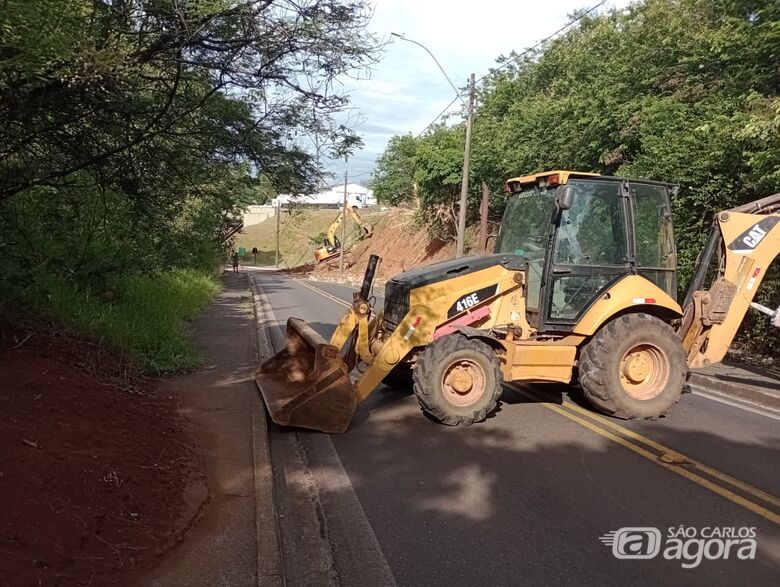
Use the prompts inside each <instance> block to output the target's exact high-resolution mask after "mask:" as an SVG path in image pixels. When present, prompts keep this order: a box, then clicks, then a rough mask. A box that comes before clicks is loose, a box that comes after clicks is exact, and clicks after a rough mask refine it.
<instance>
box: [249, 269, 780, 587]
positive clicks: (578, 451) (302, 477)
mask: <svg viewBox="0 0 780 587" xmlns="http://www.w3.org/2000/svg"><path fill="white" fill-rule="evenodd" d="M255 278H256V281H257V284H258V285H259V287H260V289H261V290H262V292H263V293H264V294H265V297H266V300H267V304H268V306H270V309H271V310H272V313H273V316H272V317H269V319H268V329H269V334H270V337H271V340H272V341H273V344H274V346H275V347H276V348H280V347H281V346H282V344H283V340H284V324H285V322H286V320H287V318H288V317H289V316H297V317H300V318H303V319H304V320H306V321H307V322H308V323H309V324H310V325H311V326H312V327H313V328H314V329H315V330H317V331H318V332H320V333H321V334H322V335H323V336H325V337H326V338H328V337H329V336H330V334H331V332H332V331H333V329H334V327H335V324H336V322H337V321H338V319H339V318H340V317H341V315H342V314H343V313H344V311H345V307H344V302H347V301H349V300H350V299H351V290H350V289H348V288H345V287H342V286H339V285H334V284H324V283H316V282H310V281H299V280H295V279H293V278H291V277H289V276H284V275H281V274H276V273H260V272H258V273H256V274H255ZM382 302H383V300H382V298H381V296H380V297H378V299H377V303H378V304H380V305H381V304H382ZM569 392H570V389H569V388H567V387H563V386H549V385H548V386H544V385H537V386H522V387H519V388H512V387H509V386H508V387H506V389H505V391H504V394H503V396H502V403H501V406H500V409H499V410H498V411H496V412H495V413H494V414H493V415H491V417H490V418H489V419H488V420H487V421H486V422H483V423H481V424H478V425H475V426H471V427H467V428H451V427H446V426H442V425H439V424H436V423H434V422H432V421H430V420H429V419H427V418H426V417H425V416H424V415H423V414H422V413H421V411H420V409H419V406H418V404H417V401H416V399H415V398H414V396H413V395H412V394H411V390H408V391H406V392H391V391H389V390H388V389H387V388H385V387H384V386H382V387H380V388H378V389H377V390H376V391H375V392H374V393H372V395H371V396H370V397H369V398H368V400H367V401H366V402H365V403H364V404H363V405H362V406H361V407H360V408H359V410H358V412H357V414H356V416H355V419H354V421H353V423H352V426H351V427H350V429H349V430H348V431H347V432H346V433H345V434H342V435H331V436H328V435H325V434H319V433H313V432H307V431H296V430H289V429H282V428H278V427H275V426H274V428H273V429H272V432H271V445H272V454H273V458H274V462H275V467H276V469H277V470H278V474H277V495H279V496H280V501H281V505H280V511H281V513H280V524H281V528H282V530H281V531H282V537H283V547H284V551H285V568H286V573H287V579H288V583H289V584H304V583H306V584H312V583H320V582H330V583H340V584H345V585H358V584H361V585H364V584H381V583H392V582H396V583H397V584H400V585H445V584H446V585H475V584H479V585H525V584H528V585H531V584H532V585H561V584H566V585H573V584H602V585H604V584H636V585H650V584H659V583H660V584H669V583H672V582H674V583H679V582H685V583H686V584H690V585H699V584H701V585H705V584H706V585H713V584H715V585H721V584H736V583H740V584H753V585H776V584H777V582H778V577H779V576H780V572H779V571H780V528H779V525H780V499H778V498H776V497H774V496H776V495H780V459H778V455H779V454H780V452H779V451H778V448H779V447H780V427H779V426H778V419H777V417H776V416H774V417H773V415H772V414H766V415H765V414H761V413H756V412H755V411H747V410H743V409H740V408H739V407H735V406H730V405H725V404H722V403H719V402H716V401H713V400H711V399H708V398H706V397H702V396H698V395H693V394H690V393H688V394H685V395H684V396H683V398H682V400H681V401H680V403H679V405H678V406H677V407H676V408H675V409H674V410H673V411H672V412H671V413H670V414H669V415H668V416H667V417H665V418H662V419H659V420H656V421H645V422H624V421H621V420H615V419H611V418H606V417H603V416H599V415H596V414H594V413H593V412H592V411H591V410H589V409H588V408H587V406H586V405H585V404H581V402H580V400H579V399H578V398H577V395H576V393H574V394H572V396H573V397H569ZM312 526H313V527H312ZM681 526H682V527H684V528H683V532H687V533H688V534H689V538H692V537H693V536H692V532H696V539H701V540H702V541H701V542H699V543H697V542H696V541H695V539H694V540H693V542H691V541H689V542H687V543H686V544H685V548H686V549H687V550H685V551H684V552H681V553H680V552H678V553H675V552H673V551H672V552H671V553H670V555H675V554H677V555H679V556H678V558H672V559H671V560H667V559H666V558H664V552H666V550H667V548H668V547H670V546H673V545H674V543H673V542H670V539H669V538H670V537H669V534H670V532H672V531H673V533H675V534H677V533H679V532H680V527H681ZM632 527H647V528H657V529H658V530H659V532H660V534H661V537H660V544H661V552H660V553H659V554H658V555H657V556H655V557H653V558H651V559H630V560H619V559H618V558H616V557H615V556H614V554H613V549H612V547H610V546H608V545H606V544H604V543H602V541H600V539H599V538H600V537H601V536H603V535H604V534H606V533H608V532H610V531H615V530H618V529H620V528H632ZM714 528H718V529H720V528H733V529H740V528H752V529H754V531H755V534H756V538H755V540H756V543H757V551H756V554H755V558H754V559H752V560H751V559H747V560H742V559H740V558H739V553H738V551H737V547H736V546H731V547H729V551H728V554H729V556H728V558H727V559H726V560H723V558H724V553H723V550H724V549H725V545H724V543H722V542H718V541H717V540H714V541H713V540H711V539H712V538H713V537H717V535H718V533H719V532H721V533H726V532H729V531H731V532H738V530H716V531H714V530H713V529H714ZM649 532H650V533H651V534H652V531H649ZM713 532H714V536H713ZM745 532H748V530H745ZM701 533H704V537H703V538H702V534H701ZM623 536H627V535H626V534H623ZM680 538H682V536H680ZM618 540H619V536H618ZM648 540H649V541H651V542H652V537H650V538H648ZM744 544H746V543H739V546H742V545H744ZM705 547H706V550H707V552H705V553H704V554H701V553H702V552H704V551H703V550H702V549H705ZM740 552H742V554H743V556H749V547H748V548H747V550H746V551H740ZM697 553H699V554H697ZM706 554H709V555H710V558H707V556H705V555H706ZM679 557H681V558H679ZM697 561H698V562H697ZM683 564H685V566H690V567H692V568H684V567H683Z"/></svg>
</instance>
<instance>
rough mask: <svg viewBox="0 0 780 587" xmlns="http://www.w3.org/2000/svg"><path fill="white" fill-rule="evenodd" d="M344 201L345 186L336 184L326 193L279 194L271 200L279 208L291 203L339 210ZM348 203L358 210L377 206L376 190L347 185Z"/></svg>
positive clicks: (325, 191)
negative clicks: (305, 194)
mask: <svg viewBox="0 0 780 587" xmlns="http://www.w3.org/2000/svg"><path fill="white" fill-rule="evenodd" d="M343 201H344V184H336V185H333V186H331V187H329V188H327V189H326V190H324V191H321V192H319V193H316V194H311V195H308V196H304V195H294V196H293V195H290V194H279V196H277V197H276V198H274V199H273V200H271V204H272V205H273V206H278V205H279V203H281V205H282V206H284V205H285V204H288V203H290V202H292V203H294V204H299V205H304V206H324V207H333V208H338V207H340V206H341V203H342V202H343ZM347 203H348V204H349V205H350V206H353V207H357V208H365V207H366V206H374V205H376V198H375V197H374V190H370V189H368V188H367V187H365V186H362V185H360V184H357V183H349V184H347Z"/></svg>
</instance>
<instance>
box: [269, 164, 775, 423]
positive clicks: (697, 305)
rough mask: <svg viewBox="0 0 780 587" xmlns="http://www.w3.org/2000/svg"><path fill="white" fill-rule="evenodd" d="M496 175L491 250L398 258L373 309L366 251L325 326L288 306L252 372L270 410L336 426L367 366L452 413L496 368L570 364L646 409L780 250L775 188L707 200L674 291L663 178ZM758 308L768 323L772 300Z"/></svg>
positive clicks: (568, 375) (664, 395) (482, 405)
mask: <svg viewBox="0 0 780 587" xmlns="http://www.w3.org/2000/svg"><path fill="white" fill-rule="evenodd" d="M506 188H507V191H509V192H510V193H511V196H510V198H509V200H508V201H507V205H506V211H505V213H504V218H503V221H502V223H501V229H500V233H499V235H498V238H497V240H496V243H495V253H494V254H491V255H485V256H479V257H466V258H462V259H455V260H452V261H445V262H442V263H436V264H433V265H429V266H427V267H420V268H417V269H413V270H411V271H406V272H404V273H401V274H400V275H397V276H395V277H394V278H393V279H391V280H390V281H389V282H387V284H386V287H385V303H384V308H382V309H374V308H372V306H371V303H370V299H371V297H370V292H371V286H372V281H373V277H374V273H375V271H376V266H377V264H378V262H379V259H378V258H377V257H375V256H373V257H372V258H371V260H370V262H369V265H368V268H367V270H366V274H365V277H364V280H363V284H362V287H361V289H360V291H359V292H356V293H355V294H354V301H353V304H352V308H351V309H350V310H349V311H348V312H347V314H346V315H345V316H344V317H343V318H342V319H341V321H340V323H339V324H338V326H337V328H336V330H335V332H334V333H333V336H332V337H331V339H330V341H325V340H324V339H323V338H322V337H321V336H319V335H318V334H317V333H316V332H314V331H313V330H312V329H311V328H309V327H308V326H307V325H306V324H305V323H303V322H302V321H301V320H298V319H296V318H290V319H289V321H288V323H287V337H288V338H287V346H286V348H285V349H283V350H282V351H281V352H280V353H278V354H277V355H276V356H274V357H273V358H271V359H270V360H269V361H267V362H266V363H265V364H263V365H262V366H261V368H260V370H259V371H258V373H257V376H256V379H257V383H258V385H259V387H260V389H261V390H262V393H263V397H264V398H265V401H266V404H267V406H268V410H269V412H270V414H271V417H272V419H273V420H274V422H276V423H278V424H281V425H288V426H298V427H303V428H311V429H316V430H322V431H325V432H343V431H345V430H346V429H347V427H348V426H349V423H350V421H351V419H352V416H353V413H354V411H355V407H356V406H357V404H358V403H359V402H361V401H362V400H364V399H365V398H366V397H367V396H368V395H369V394H370V393H371V392H372V390H373V389H374V388H375V387H376V386H377V385H379V384H380V382H382V381H385V382H386V383H388V382H392V381H394V380H398V379H403V377H405V376H406V377H408V376H411V379H413V385H414V393H415V394H416V396H417V398H418V400H419V402H420V405H421V406H422V409H423V410H424V411H425V412H427V413H428V414H429V415H431V416H432V417H433V418H435V419H437V420H439V421H440V422H443V423H445V424H450V425H457V424H472V423H474V422H478V421H480V420H483V419H484V418H485V417H486V416H487V414H489V413H490V412H491V411H492V410H493V409H494V408H495V407H496V404H497V402H498V399H499V396H500V394H501V381H502V380H503V381H524V382H561V383H571V382H573V381H575V380H578V381H579V384H580V385H581V386H582V389H583V392H584V395H585V396H586V397H587V399H588V400H589V401H590V402H591V403H592V404H593V406H594V407H595V408H596V409H598V410H600V411H602V412H604V413H607V414H611V415H613V416H616V417H619V418H627V419H629V418H655V417H658V416H660V415H662V414H664V413H665V412H666V411H667V410H669V409H670V408H671V407H672V406H673V405H674V404H675V403H676V402H677V401H678V399H679V397H680V394H681V393H682V390H683V385H684V382H685V377H686V373H687V369H688V368H689V367H701V366H705V365H709V364H711V363H716V362H718V361H720V360H722V358H723V357H724V355H725V354H726V351H727V350H728V347H729V345H730V343H731V341H732V339H733V338H734V336H735V334H736V332H737V329H738V328H739V325H740V323H741V322H742V319H743V317H744V315H745V313H746V312H747V309H748V307H749V306H750V305H751V302H752V299H753V296H754V294H755V292H756V289H757V288H758V286H759V284H760V283H761V280H762V278H763V277H764V275H765V274H766V271H767V269H768V268H769V265H770V264H771V262H772V261H773V259H774V258H775V256H776V255H777V254H778V252H780V226H778V224H780V194H776V195H774V196H769V197H767V198H764V199H762V200H758V201H756V202H753V203H750V204H746V205H744V206H740V207H738V208H734V209H732V210H728V211H724V212H719V213H717V214H716V215H715V217H714V219H713V225H712V231H711V234H710V236H709V239H708V240H707V244H706V246H705V248H704V250H703V251H702V253H701V255H700V257H699V260H698V262H697V266H696V270H695V275H694V278H693V281H692V283H691V286H690V289H689V291H688V294H687V296H686V298H685V300H684V302H683V304H682V305H680V304H678V303H677V301H676V300H675V295H676V289H677V276H676V265H677V263H676V249H675V242H674V234H673V231H672V214H671V204H670V194H671V192H672V190H673V189H674V188H673V186H671V185H669V184H666V183H660V182H654V181H647V180H637V179H626V178H616V177H603V176H599V175H596V174H589V173H578V172H570V171H552V172H547V173H540V174H536V175H529V176H526V177H517V178H513V179H510V180H508V181H507V182H506ZM705 282H707V285H706V286H705ZM762 308H763V307H759V309H762ZM763 311H765V312H766V313H769V314H771V316H772V320H773V321H774V323H775V324H776V325H777V324H780V318H778V315H780V308H779V309H778V310H775V311H772V310H771V309H769V308H763ZM358 363H362V365H363V366H362V368H361V369H357V370H356V373H357V372H359V376H358V377H357V378H356V380H355V382H354V383H353V381H352V379H351V378H350V374H351V373H352V371H353V369H354V368H355V366H356V365H357V364H358Z"/></svg>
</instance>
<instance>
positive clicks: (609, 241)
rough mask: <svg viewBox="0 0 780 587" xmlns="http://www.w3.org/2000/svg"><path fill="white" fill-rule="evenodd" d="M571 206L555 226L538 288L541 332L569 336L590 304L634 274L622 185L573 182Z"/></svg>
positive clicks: (604, 182) (627, 213)
mask: <svg viewBox="0 0 780 587" xmlns="http://www.w3.org/2000/svg"><path fill="white" fill-rule="evenodd" d="M569 185H571V187H572V188H573V190H574V197H573V199H572V205H571V207H570V208H569V209H568V210H561V211H560V212H559V213H558V217H557V220H556V222H555V225H554V226H555V228H554V234H553V237H552V247H551V250H550V253H549V255H548V260H547V264H546V267H545V275H544V283H543V286H542V300H543V303H542V315H541V318H542V319H541V324H542V325H543V327H542V328H541V330H543V331H556V330H558V331H568V330H571V328H572V325H574V324H576V323H577V321H578V320H579V318H580V317H581V316H582V315H583V314H584V313H585V311H586V310H587V309H588V308H589V307H590V305H591V304H592V303H593V302H594V301H595V300H596V299H598V297H599V296H600V295H602V294H603V293H604V292H605V291H606V290H607V289H609V288H610V287H611V286H612V285H613V284H614V283H615V282H617V281H618V280H619V279H621V278H622V277H623V276H625V275H628V274H630V273H632V272H633V271H634V259H633V256H632V253H631V251H632V250H633V246H631V245H632V243H631V240H630V233H629V231H628V229H627V226H628V222H627V219H628V218H629V214H630V210H629V205H628V198H627V194H626V183H625V182H619V181H614V180H596V179H594V180H572V181H571V182H570V184H569Z"/></svg>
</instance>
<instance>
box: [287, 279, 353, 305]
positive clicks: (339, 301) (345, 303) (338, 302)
mask: <svg viewBox="0 0 780 587" xmlns="http://www.w3.org/2000/svg"><path fill="white" fill-rule="evenodd" d="M293 281H294V282H296V283H300V284H301V285H302V286H303V287H308V288H309V289H310V290H312V291H313V292H316V293H318V294H320V295H321V296H323V297H325V298H328V299H329V300H331V301H332V302H336V303H337V304H341V305H342V306H344V307H345V308H351V307H352V304H348V303H347V302H345V301H344V300H342V299H341V298H337V297H336V296H334V295H331V294H329V293H328V292H326V291H324V290H322V289H320V288H318V287H314V286H313V285H310V284H308V283H306V282H305V281H301V280H300V279H297V278H293Z"/></svg>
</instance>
